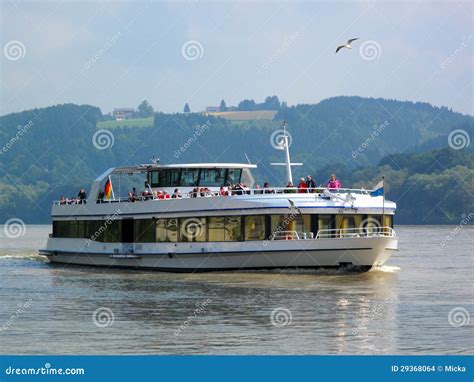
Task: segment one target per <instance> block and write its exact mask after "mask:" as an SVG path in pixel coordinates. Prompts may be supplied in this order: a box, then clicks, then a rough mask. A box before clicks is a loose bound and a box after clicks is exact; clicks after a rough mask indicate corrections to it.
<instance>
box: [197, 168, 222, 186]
mask: <svg viewBox="0 0 474 382" xmlns="http://www.w3.org/2000/svg"><path fill="white" fill-rule="evenodd" d="M199 186H200V187H221V186H225V169H224V168H213V169H207V168H204V169H201V174H200V175H199Z"/></svg>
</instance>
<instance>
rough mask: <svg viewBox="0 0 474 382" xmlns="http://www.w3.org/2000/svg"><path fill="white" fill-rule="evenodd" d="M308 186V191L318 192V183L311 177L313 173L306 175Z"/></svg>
mask: <svg viewBox="0 0 474 382" xmlns="http://www.w3.org/2000/svg"><path fill="white" fill-rule="evenodd" d="M306 188H308V191H309V192H316V190H315V188H316V183H315V181H314V180H313V178H311V175H308V176H307V177H306Z"/></svg>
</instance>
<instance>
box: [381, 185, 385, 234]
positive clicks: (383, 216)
mask: <svg viewBox="0 0 474 382" xmlns="http://www.w3.org/2000/svg"><path fill="white" fill-rule="evenodd" d="M382 187H383V188H382V190H383V192H382V227H384V226H385V176H382ZM382 230H384V231H385V229H384V228H382Z"/></svg>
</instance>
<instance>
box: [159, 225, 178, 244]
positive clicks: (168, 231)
mask: <svg viewBox="0 0 474 382" xmlns="http://www.w3.org/2000/svg"><path fill="white" fill-rule="evenodd" d="M177 220H178V219H158V220H157V221H156V223H155V235H156V241H157V242H159V243H166V242H176V241H177V239H178V226H177Z"/></svg>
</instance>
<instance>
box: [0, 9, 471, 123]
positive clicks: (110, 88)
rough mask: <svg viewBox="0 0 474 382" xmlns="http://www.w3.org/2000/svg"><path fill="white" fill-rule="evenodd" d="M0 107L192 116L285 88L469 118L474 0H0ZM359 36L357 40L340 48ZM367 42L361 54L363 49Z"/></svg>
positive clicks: (307, 95) (301, 94)
mask: <svg viewBox="0 0 474 382" xmlns="http://www.w3.org/2000/svg"><path fill="white" fill-rule="evenodd" d="M0 4H1V8H0V11H1V20H0V42H1V47H2V57H1V61H0V62H1V72H0V83H1V99H0V114H6V113H10V112H15V111H21V110H25V109H30V108H33V107H43V106H48V105H52V104H58V103H66V102H72V103H77V104H85V103H86V104H92V105H97V106H99V107H100V108H101V109H102V111H103V112H108V111H111V110H112V109H113V108H114V107H134V106H136V105H138V103H139V102H140V101H141V100H143V99H147V100H148V101H149V102H150V103H151V104H152V105H153V106H154V108H155V110H160V111H165V112H177V111H182V109H183V105H184V103H185V102H189V105H190V106H191V109H192V110H193V111H200V110H202V109H203V108H204V107H205V106H206V105H216V104H219V102H220V100H221V99H222V98H224V99H225V100H226V102H227V105H234V104H236V103H238V102H239V101H240V100H242V99H244V98H253V99H255V100H256V101H263V99H264V97H265V96H267V95H278V96H279V97H280V99H281V100H285V101H287V102H288V104H290V105H291V104H297V103H316V102H319V101H321V100H322V99H325V98H329V97H333V96H338V95H360V96H372V97H384V98H394V99H401V100H413V101H424V102H430V103H432V104H434V105H438V106H440V105H445V106H448V107H451V108H453V109H454V110H457V111H460V112H463V113H468V114H471V115H472V114H474V107H473V104H474V102H473V67H474V61H473V57H474V55H473V51H474V30H473V28H474V27H473V25H474V19H473V17H474V15H473V4H474V2H472V1H465V2H457V1H452V2H449V1H444V2H431V1H429V2H428V1H423V2H412V1H403V2H370V3H367V2H347V1H346V2H333V1H331V2H321V1H310V2H298V1H288V2H276V1H274V2H270V1H265V2H264V1H260V2H250V1H245V2H235V1H232V2H230V1H229V2H227V1H216V2H204V1H191V2H162V1H160V2H157V1H133V2H131V1H130V2H128V1H120V2H117V1H103V2H95V1H73V2H71V1H62V2H60V1H50V2H46V1H35V2H31V1H30V2H23V1H18V0H11V1H7V0H4V1H1V3H0ZM351 37H359V38H360V40H358V41H356V42H355V43H354V44H353V49H352V50H347V49H344V50H342V51H341V52H339V53H338V54H337V55H336V54H334V52H335V48H336V46H337V45H338V44H339V43H342V42H344V41H346V40H347V39H348V38H351ZM361 48H362V50H361Z"/></svg>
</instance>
